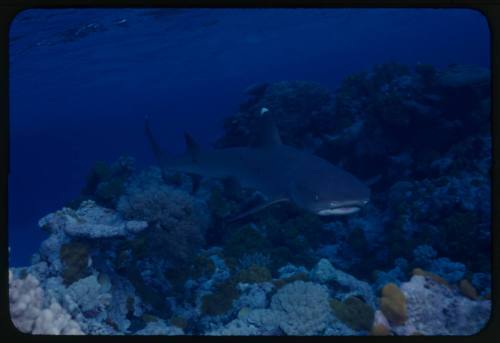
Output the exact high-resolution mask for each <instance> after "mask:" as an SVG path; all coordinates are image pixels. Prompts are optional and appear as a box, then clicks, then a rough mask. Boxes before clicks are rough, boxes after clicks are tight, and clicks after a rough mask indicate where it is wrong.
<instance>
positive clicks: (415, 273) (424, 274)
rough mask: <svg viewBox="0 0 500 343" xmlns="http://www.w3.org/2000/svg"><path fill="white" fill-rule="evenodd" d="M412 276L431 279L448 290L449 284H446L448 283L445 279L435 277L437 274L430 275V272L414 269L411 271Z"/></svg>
mask: <svg viewBox="0 0 500 343" xmlns="http://www.w3.org/2000/svg"><path fill="white" fill-rule="evenodd" d="M412 274H413V275H420V276H424V277H426V278H428V279H431V280H433V281H435V282H437V283H439V284H441V285H443V286H446V287H448V288H450V284H449V283H448V281H446V280H445V279H443V278H442V277H441V276H439V275H437V274H434V273H431V272H428V271H426V270H423V269H421V268H415V269H413V271H412Z"/></svg>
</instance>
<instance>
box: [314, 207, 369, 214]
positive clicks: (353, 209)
mask: <svg viewBox="0 0 500 343" xmlns="http://www.w3.org/2000/svg"><path fill="white" fill-rule="evenodd" d="M360 209H361V207H359V206H345V207H337V208H329V209H326V210H320V211H319V212H318V214H319V215H320V216H342V215H346V214H351V213H355V212H358V211H359V210H360Z"/></svg>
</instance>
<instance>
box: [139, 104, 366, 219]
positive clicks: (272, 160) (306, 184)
mask: <svg viewBox="0 0 500 343" xmlns="http://www.w3.org/2000/svg"><path fill="white" fill-rule="evenodd" d="M268 112H269V110H268V109H267V108H262V109H261V111H260V118H259V124H260V127H259V132H258V140H257V142H256V144H255V146H251V147H234V148H224V149H213V150H209V151H201V150H200V149H199V147H198V145H197V144H196V143H195V141H194V140H193V139H192V137H191V136H190V135H189V134H187V133H185V140H186V145H187V152H186V154H184V155H182V156H178V157H171V156H168V155H167V154H166V153H165V152H164V151H163V150H162V149H161V148H160V146H159V145H158V143H157V142H156V140H155V139H154V137H153V135H152V133H151V129H150V127H149V118H148V117H146V118H145V133H146V136H147V137H148V140H149V142H150V144H151V147H152V149H153V153H154V155H155V157H156V159H157V160H158V163H159V165H160V168H161V169H162V171H177V172H182V173H188V174H192V175H193V174H194V175H199V176H201V177H211V178H221V179H224V178H230V179H236V180H237V181H238V182H239V184H240V185H241V186H242V187H248V188H252V189H255V190H258V191H260V192H261V193H263V194H264V195H266V196H267V198H268V201H267V202H266V203H265V204H263V205H259V206H257V207H255V208H253V209H251V210H249V211H246V212H245V213H242V214H240V215H238V216H236V217H234V218H232V219H231V221H232V220H236V219H239V218H242V217H244V216H246V215H248V214H251V213H255V212H257V211H259V210H261V209H264V208H266V207H268V206H270V205H273V204H276V203H279V202H292V203H294V204H295V205H296V206H298V207H300V208H302V209H305V210H307V211H310V212H313V213H316V214H317V215H320V216H329V215H346V214H351V213H355V212H357V211H359V210H360V209H361V208H362V207H363V206H364V205H366V203H368V201H369V198H370V189H369V188H368V186H367V185H365V184H364V183H363V182H361V181H360V180H358V179H357V178H356V177H355V176H353V175H352V174H350V173H348V172H347V171H345V170H343V169H341V168H339V167H337V166H335V165H333V164H331V163H330V162H328V161H326V160H324V159H322V158H320V157H318V156H316V155H313V154H310V153H308V152H305V151H302V150H299V149H296V148H293V147H291V146H288V145H285V144H282V143H281V139H280V136H279V133H278V129H277V127H276V126H275V124H274V122H273V120H272V119H271V117H270V116H269V114H268Z"/></svg>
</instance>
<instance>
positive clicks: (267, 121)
mask: <svg viewBox="0 0 500 343" xmlns="http://www.w3.org/2000/svg"><path fill="white" fill-rule="evenodd" d="M266 113H269V110H268V109H267V108H266V107H262V108H261V110H260V116H259V119H258V120H257V124H258V125H257V140H256V142H255V146H257V147H272V146H276V145H280V144H281V138H280V135H279V132H278V128H277V127H276V125H275V124H274V121H273V118H272V117H271V116H270V115H269V114H266ZM264 114H266V115H264Z"/></svg>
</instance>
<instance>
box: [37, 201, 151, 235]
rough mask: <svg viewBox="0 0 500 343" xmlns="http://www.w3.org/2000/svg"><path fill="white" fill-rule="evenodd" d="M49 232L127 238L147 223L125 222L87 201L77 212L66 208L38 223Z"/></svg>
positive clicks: (109, 211) (112, 213)
mask: <svg viewBox="0 0 500 343" xmlns="http://www.w3.org/2000/svg"><path fill="white" fill-rule="evenodd" d="M38 225H39V226H40V227H42V228H46V229H48V230H49V232H51V233H52V232H57V231H63V232H64V233H65V234H67V235H68V236H70V237H86V238H92V239H97V238H109V237H119V236H127V235H129V234H133V233H138V232H141V231H142V230H144V229H145V228H146V227H147V226H148V223H147V222H145V221H136V220H129V221H127V220H124V219H123V218H122V217H121V215H120V214H118V213H117V212H115V211H113V210H111V209H107V208H104V207H101V206H99V205H97V204H96V203H95V202H94V201H92V200H86V201H84V202H82V203H81V204H80V207H79V208H78V209H77V210H76V211H75V210H73V209H71V208H67V207H64V208H63V209H62V210H59V211H57V212H55V213H51V214H49V215H47V216H45V217H43V218H42V219H40V221H39V222H38Z"/></svg>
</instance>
